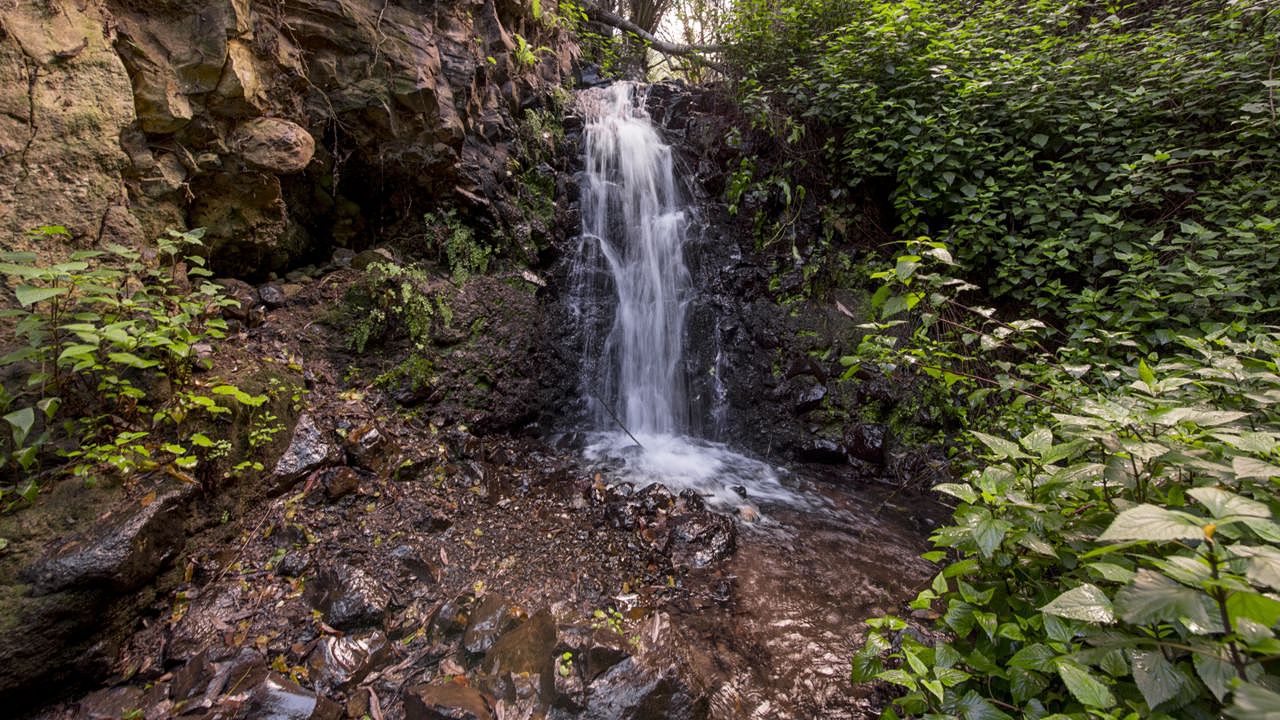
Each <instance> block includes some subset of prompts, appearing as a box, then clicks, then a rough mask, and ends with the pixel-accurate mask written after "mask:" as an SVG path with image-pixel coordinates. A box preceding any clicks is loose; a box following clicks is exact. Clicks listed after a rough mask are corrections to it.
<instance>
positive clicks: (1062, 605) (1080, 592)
mask: <svg viewBox="0 0 1280 720" xmlns="http://www.w3.org/2000/svg"><path fill="white" fill-rule="evenodd" d="M1040 612H1043V613H1047V614H1049V615H1057V616H1058V617H1064V618H1070V619H1072V620H1084V621H1085V622H1091V623H1111V622H1115V619H1116V618H1115V613H1114V612H1113V610H1112V607H1111V600H1110V599H1109V598H1107V594H1106V593H1104V592H1102V590H1100V589H1099V588H1098V587H1097V586H1095V585H1090V584H1089V583H1085V584H1084V585H1081V586H1079V587H1076V588H1072V589H1070V590H1068V591H1066V592H1064V593H1062V594H1061V595H1059V596H1058V597H1056V598H1054V599H1053V600H1052V601H1050V602H1049V603H1048V604H1047V605H1045V606H1044V607H1042V608H1040Z"/></svg>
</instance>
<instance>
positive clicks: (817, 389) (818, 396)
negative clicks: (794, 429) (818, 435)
mask: <svg viewBox="0 0 1280 720" xmlns="http://www.w3.org/2000/svg"><path fill="white" fill-rule="evenodd" d="M826 397H827V386H825V385H812V386H810V387H807V388H804V389H802V390H801V391H800V392H799V393H797V395H796V412H797V413H807V412H809V411H810V410H813V409H814V408H816V407H818V406H819V405H821V404H822V401H823V400H824V399H826Z"/></svg>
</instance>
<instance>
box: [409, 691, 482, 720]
mask: <svg viewBox="0 0 1280 720" xmlns="http://www.w3.org/2000/svg"><path fill="white" fill-rule="evenodd" d="M404 716H405V720H491V719H492V718H493V713H492V712H491V711H490V710H489V704H488V703H487V702H485V699H484V696H483V695H481V694H480V693H478V692H476V691H475V690H473V689H471V688H469V687H467V686H465V685H458V684H457V683H446V682H435V683H432V684H430V685H417V686H415V687H411V688H409V689H407V690H405V692H404Z"/></svg>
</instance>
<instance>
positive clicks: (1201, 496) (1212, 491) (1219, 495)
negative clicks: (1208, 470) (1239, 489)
mask: <svg viewBox="0 0 1280 720" xmlns="http://www.w3.org/2000/svg"><path fill="white" fill-rule="evenodd" d="M1187 494H1188V495H1190V496H1191V497H1193V498H1195V499H1196V500H1197V501H1199V503H1200V504H1201V505H1204V506H1205V507H1206V508H1208V509H1209V512H1210V513H1212V514H1213V516H1214V517H1215V518H1221V517H1225V516H1227V515H1244V516H1248V517H1259V518H1269V517H1271V508H1268V507H1267V506H1266V505H1264V504H1263V503H1260V502H1258V501H1256V500H1250V499H1248V498H1246V497H1241V496H1240V495H1236V494H1235V493H1232V492H1227V491H1226V490H1223V489H1221V488H1216V487H1198V488H1191V489H1190V490H1188V491H1187Z"/></svg>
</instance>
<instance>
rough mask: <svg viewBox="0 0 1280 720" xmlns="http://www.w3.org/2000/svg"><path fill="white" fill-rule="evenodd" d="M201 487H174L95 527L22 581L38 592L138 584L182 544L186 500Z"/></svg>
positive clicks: (125, 587)
mask: <svg viewBox="0 0 1280 720" xmlns="http://www.w3.org/2000/svg"><path fill="white" fill-rule="evenodd" d="M196 491H197V488H196V486H194V485H182V486H180V487H175V488H172V489H170V490H167V491H165V492H163V493H162V494H160V495H158V496H157V497H156V499H155V500H154V501H152V502H150V503H148V504H147V505H144V506H142V505H140V506H137V507H136V508H135V509H133V510H132V511H131V512H128V513H126V514H123V515H118V516H115V517H112V518H111V519H109V520H107V521H104V522H101V523H99V524H97V525H95V526H94V527H92V528H90V529H89V530H88V531H87V532H85V533H84V534H82V535H80V536H78V537H75V538H73V539H71V540H69V541H67V542H65V543H63V544H62V545H60V546H58V547H55V548H54V549H53V550H51V551H50V552H49V553H48V554H46V555H45V556H44V557H42V558H40V559H39V560H37V561H35V562H34V563H32V564H31V565H29V566H28V567H27V568H26V569H25V570H24V571H23V572H22V578H23V580H24V581H26V582H27V583H29V584H30V585H31V594H32V595H35V596H40V595H48V594H51V593H55V592H59V591H62V590H67V589H70V588H103V589H110V590H114V591H118V592H125V591H129V590H133V589H136V588H138V587H139V586H141V585H143V584H145V583H146V582H147V581H148V580H150V579H151V578H153V577H155V574H156V572H157V571H159V570H160V568H161V567H162V566H163V565H164V563H165V561H167V560H168V559H169V558H170V557H172V555H173V553H174V552H175V550H176V549H177V548H178V547H179V546H180V545H181V542H180V541H181V539H182V537H183V534H184V532H185V520H186V515H185V513H186V511H187V504H188V501H189V500H190V499H191V497H192V496H193V495H194V494H195V493H196Z"/></svg>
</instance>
